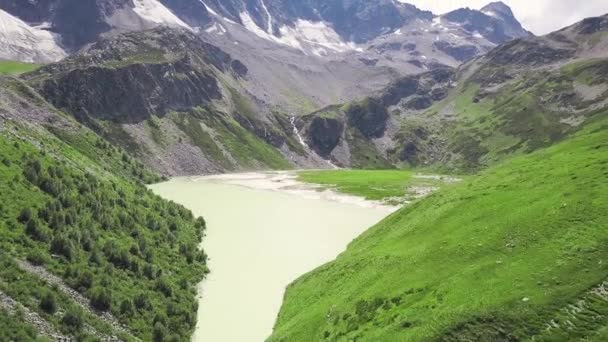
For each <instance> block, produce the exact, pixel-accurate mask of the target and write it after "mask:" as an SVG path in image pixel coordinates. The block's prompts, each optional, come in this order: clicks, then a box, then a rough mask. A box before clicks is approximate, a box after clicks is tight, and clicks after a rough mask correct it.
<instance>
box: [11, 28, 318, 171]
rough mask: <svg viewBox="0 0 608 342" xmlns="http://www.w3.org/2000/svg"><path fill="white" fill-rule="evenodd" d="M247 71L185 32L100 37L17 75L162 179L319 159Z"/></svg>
mask: <svg viewBox="0 0 608 342" xmlns="http://www.w3.org/2000/svg"><path fill="white" fill-rule="evenodd" d="M247 75H248V69H247V67H245V66H244V65H243V64H242V63H241V62H240V61H239V60H236V59H233V58H232V57H231V56H230V55H228V54H226V53H225V52H223V51H222V50H221V49H219V48H217V47H215V46H213V45H210V44H208V43H205V42H203V41H202V40H200V39H199V38H198V37H197V36H196V35H194V34H193V33H192V32H190V31H189V30H187V29H175V28H168V27H158V28H155V29H152V30H145V31H137V32H130V33H125V34H122V35H116V36H111V37H108V38H104V39H101V40H100V41H98V42H97V43H95V44H92V45H90V46H88V47H87V48H85V49H84V50H83V51H81V52H80V53H78V54H76V55H74V56H71V57H69V58H67V59H65V60H63V61H61V62H60V63H56V64H50V65H47V66H45V67H42V68H40V69H39V70H37V71H34V72H31V73H27V74H24V75H23V76H22V78H23V79H24V80H26V81H27V82H28V84H30V85H31V86H32V87H34V88H35V89H37V90H38V91H39V92H40V94H41V95H42V96H44V97H45V99H46V100H47V101H49V102H50V103H52V104H53V105H54V106H55V107H57V108H59V109H61V110H62V111H65V112H66V113H70V114H71V115H73V116H74V117H75V118H77V119H78V120H79V121H80V122H82V123H84V124H86V125H87V126H89V127H90V128H92V129H94V130H96V131H97V132H99V133H100V134H102V135H103V136H104V137H106V138H107V139H109V140H110V141H112V142H114V143H115V144H117V145H119V146H122V147H123V148H125V149H126V150H128V151H129V152H130V153H131V154H132V155H134V156H137V157H138V158H139V159H140V160H142V161H144V162H145V163H146V164H147V165H150V166H152V167H153V168H155V169H156V170H158V171H159V172H162V173H163V174H167V175H184V174H200V173H201V172H202V173H216V172H222V171H229V170H256V169H269V168H270V169H286V168H291V167H293V166H295V165H303V166H309V167H315V166H319V165H327V163H326V162H325V161H323V160H322V159H321V158H319V157H316V156H314V155H311V154H309V153H307V152H306V151H305V150H304V147H303V146H302V145H301V144H300V143H299V141H298V140H297V137H296V135H295V134H294V127H293V125H292V124H291V122H290V117H289V116H287V115H285V114H283V113H278V112H276V111H274V110H272V108H269V107H268V105H267V104H265V103H264V102H261V101H259V100H257V99H256V98H254V97H253V96H251V95H249V94H248V92H247V89H246V88H245V87H244V86H243V84H246V82H247V79H246V78H247Z"/></svg>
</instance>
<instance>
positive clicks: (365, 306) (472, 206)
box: [270, 112, 608, 341]
mask: <svg viewBox="0 0 608 342" xmlns="http://www.w3.org/2000/svg"><path fill="white" fill-rule="evenodd" d="M607 116H608V113H606V112H604V113H601V114H598V115H596V117H595V119H594V122H593V123H592V124H589V125H588V126H587V127H586V128H585V129H583V130H581V131H580V132H578V133H577V134H576V135H574V136H572V137H571V138H569V139H568V140H566V141H563V142H561V143H559V144H557V145H555V146H552V147H550V148H547V149H544V150H539V151H537V152H535V153H533V154H530V155H525V156H519V157H515V158H512V159H509V160H507V161H505V162H503V163H501V164H500V165H497V166H496V167H493V168H490V169H488V170H487V171H484V172H482V173H481V174H480V175H479V176H478V177H475V178H471V179H469V180H467V181H465V182H463V183H461V184H459V185H456V186H454V187H451V188H448V189H445V190H443V191H440V192H438V193H436V194H434V195H432V196H431V197H429V198H427V199H425V200H422V201H420V202H417V203H415V204H414V205H412V206H409V207H406V208H404V209H402V210H400V211H399V212H396V213H395V214H393V215H391V216H389V217H388V218H386V219H385V220H384V221H382V222H381V223H379V224H378V225H377V226H375V227H373V228H372V229H370V230H369V231H367V232H366V233H364V234H363V235H362V236H361V237H359V238H358V239H356V240H355V241H354V242H353V243H351V245H350V246H349V248H348V250H347V251H346V252H344V253H343V254H342V255H340V256H339V257H338V258H337V260H336V261H334V262H331V263H329V264H327V265H324V266H322V267H320V268H318V269H317V270H315V271H313V272H311V273H310V274H307V275H304V276H303V277H301V278H300V279H298V280H297V281H296V282H294V283H293V284H292V285H290V286H289V288H288V290H287V292H286V295H285V301H284V304H283V307H282V309H281V311H280V314H279V317H278V321H277V323H276V326H275V330H274V334H273V335H272V337H271V338H270V340H271V341H319V340H330V341H352V340H359V341H420V340H425V341H427V340H443V341H517V340H524V339H527V338H529V337H531V336H535V335H539V338H538V339H539V340H543V339H546V340H555V338H556V337H558V338H557V340H574V339H576V338H581V337H589V338H595V339H597V340H601V336H606V332H605V329H604V328H603V327H604V326H606V325H607V324H608V315H607V314H605V313H607V312H608V301H607V300H606V296H605V295H603V296H604V297H602V296H600V295H598V294H597V293H600V294H602V292H601V291H598V290H597V289H596V290H595V291H591V292H590V289H593V287H595V286H597V284H599V283H601V282H602V281H604V280H606V278H607V277H608V265H607V259H608V249H607V248H606V246H607V244H606V242H607V241H608V210H607V208H608V196H606V193H608V140H607V137H608V118H607ZM579 300H583V301H585V303H587V304H585V306H584V308H586V309H588V310H580V311H579V310H570V311H568V310H569V308H570V307H569V306H568V305H570V304H577V303H579ZM568 312H572V315H573V316H574V317H573V318H569V321H571V322H572V323H573V324H574V325H575V326H576V328H574V329H568V325H567V322H566V320H565V319H564V316H565V315H567V313H568ZM603 313H604V314H603ZM553 323H555V324H553ZM548 326H555V327H554V328H553V329H552V330H549V331H545V329H546V328H547V327H548Z"/></svg>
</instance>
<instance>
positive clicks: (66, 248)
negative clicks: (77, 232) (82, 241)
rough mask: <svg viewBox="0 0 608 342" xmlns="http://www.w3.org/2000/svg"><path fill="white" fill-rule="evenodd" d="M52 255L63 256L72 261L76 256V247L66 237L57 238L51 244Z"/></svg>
mask: <svg viewBox="0 0 608 342" xmlns="http://www.w3.org/2000/svg"><path fill="white" fill-rule="evenodd" d="M51 253H54V254H58V255H62V256H64V257H66V259H68V260H72V257H73V256H74V247H73V246H72V242H71V241H70V240H69V239H68V238H66V237H65V236H62V235H60V236H57V237H55V238H54V239H53V241H52V242H51Z"/></svg>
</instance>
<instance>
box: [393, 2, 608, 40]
mask: <svg viewBox="0 0 608 342" xmlns="http://www.w3.org/2000/svg"><path fill="white" fill-rule="evenodd" d="M399 1H401V2H407V3H410V4H413V5H416V6H417V7H419V8H421V9H428V10H431V11H433V12H434V13H436V14H441V13H445V12H449V11H451V10H454V9H456V8H461V7H470V8H474V9H479V8H481V7H483V6H485V5H486V4H488V3H489V2H490V1H491V0H399ZM503 2H504V3H506V4H507V5H509V6H510V7H511V8H512V9H513V12H514V13H515V16H516V17H517V19H519V21H521V23H522V24H523V25H524V27H525V28H526V29H528V30H530V31H532V32H534V34H538V35H541V34H546V33H549V32H552V31H556V30H559V29H561V28H563V27H565V26H568V25H571V24H574V23H575V22H577V21H580V20H582V19H584V18H587V17H593V16H598V15H602V14H606V13H608V1H607V0H503Z"/></svg>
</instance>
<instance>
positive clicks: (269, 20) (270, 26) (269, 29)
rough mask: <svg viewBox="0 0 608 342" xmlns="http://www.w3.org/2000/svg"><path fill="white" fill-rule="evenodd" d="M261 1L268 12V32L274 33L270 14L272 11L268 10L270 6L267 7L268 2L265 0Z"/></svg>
mask: <svg viewBox="0 0 608 342" xmlns="http://www.w3.org/2000/svg"><path fill="white" fill-rule="evenodd" d="M260 2H261V3H262V9H263V10H264V12H266V15H267V16H268V30H267V32H268V33H270V34H272V16H271V15H270V12H269V11H268V8H267V7H266V4H265V3H264V0H260Z"/></svg>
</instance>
